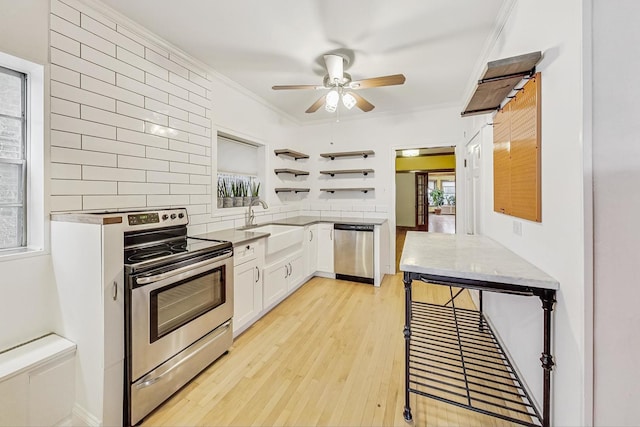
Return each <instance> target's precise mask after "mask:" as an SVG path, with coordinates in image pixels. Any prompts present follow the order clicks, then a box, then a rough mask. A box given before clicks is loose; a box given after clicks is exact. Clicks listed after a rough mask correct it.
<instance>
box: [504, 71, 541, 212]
mask: <svg viewBox="0 0 640 427" xmlns="http://www.w3.org/2000/svg"><path fill="white" fill-rule="evenodd" d="M540 83H541V77H540V73H537V74H536V75H535V76H534V77H533V78H532V79H530V80H529V81H528V82H527V83H526V84H525V85H524V87H523V89H522V90H520V91H519V92H518V93H517V94H516V96H515V98H513V99H512V100H511V101H509V102H508V103H507V104H506V105H505V106H504V108H503V109H502V110H501V111H500V112H498V113H497V114H496V116H495V118H494V127H493V180H494V211H496V212H501V213H504V214H508V215H513V216H516V217H518V218H523V219H528V220H530V221H537V222H541V221H542V207H541V200H542V197H541V164H540V159H541V151H540V148H541V147H540V138H541V132H540V128H541V127H540V118H541V114H540V105H541V102H540V93H541V85H540Z"/></svg>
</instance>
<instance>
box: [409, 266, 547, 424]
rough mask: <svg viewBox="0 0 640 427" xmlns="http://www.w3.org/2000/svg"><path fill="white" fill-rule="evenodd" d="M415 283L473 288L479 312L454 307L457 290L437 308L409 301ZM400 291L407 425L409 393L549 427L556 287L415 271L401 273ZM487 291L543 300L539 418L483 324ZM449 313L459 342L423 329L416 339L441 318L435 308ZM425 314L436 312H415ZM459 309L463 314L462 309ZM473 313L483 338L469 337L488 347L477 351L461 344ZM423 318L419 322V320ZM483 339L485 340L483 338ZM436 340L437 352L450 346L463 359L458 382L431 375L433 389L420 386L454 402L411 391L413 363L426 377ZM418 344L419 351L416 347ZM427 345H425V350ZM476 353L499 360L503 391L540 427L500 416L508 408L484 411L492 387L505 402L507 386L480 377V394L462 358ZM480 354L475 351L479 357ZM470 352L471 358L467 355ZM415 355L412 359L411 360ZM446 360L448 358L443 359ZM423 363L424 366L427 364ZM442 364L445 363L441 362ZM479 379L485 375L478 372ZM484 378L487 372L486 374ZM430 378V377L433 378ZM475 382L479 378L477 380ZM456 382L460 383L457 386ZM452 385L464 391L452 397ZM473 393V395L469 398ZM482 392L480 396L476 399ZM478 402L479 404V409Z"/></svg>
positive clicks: (480, 336) (470, 371) (513, 371)
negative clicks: (509, 386) (509, 389)
mask: <svg viewBox="0 0 640 427" xmlns="http://www.w3.org/2000/svg"><path fill="white" fill-rule="evenodd" d="M414 280H419V281H422V282H427V283H432V284H436V285H444V286H449V287H456V288H463V289H475V290H478V291H480V307H479V310H478V311H475V310H465V309H460V308H456V307H455V298H456V297H457V296H458V295H459V294H460V292H462V290H463V289H461V290H460V291H459V292H458V293H457V294H456V295H453V292H451V299H450V300H449V301H448V302H447V303H446V304H445V305H443V306H439V305H435V304H426V303H417V302H414V301H413V300H412V295H411V286H412V282H413V281H414ZM403 282H404V290H405V325H404V329H403V333H404V339H405V407H404V412H403V416H404V419H405V420H406V421H408V422H409V421H411V420H412V419H413V417H412V415H411V406H410V403H409V394H410V393H415V394H418V395H422V396H425V397H429V398H432V399H436V400H439V401H442V402H446V403H450V404H453V405H456V406H459V407H462V408H466V409H469V410H472V411H475V412H479V413H483V414H485V415H491V416H494V417H498V418H501V419H505V420H508V421H511V422H514V423H517V424H522V425H527V426H539V425H541V426H543V427H548V426H549V425H550V406H551V371H552V369H553V365H554V362H553V356H552V354H551V313H552V311H553V305H554V303H555V302H556V291H555V290H554V289H546V288H538V287H533V286H527V285H514V284H509V283H499V282H486V281H480V280H473V279H466V278H453V277H446V276H438V275H433V274H425V273H414V272H407V271H405V272H404V278H403ZM483 291H490V292H498V293H506V294H512V295H524V296H537V297H539V298H540V300H541V302H542V309H543V311H544V322H543V323H544V325H543V329H544V338H543V341H544V342H543V351H542V356H541V357H540V361H541V362H542V370H543V397H542V414H540V412H539V411H538V409H537V408H536V407H535V405H533V402H532V400H531V398H530V396H529V394H528V393H527V391H526V390H525V389H524V387H523V384H522V381H520V379H519V378H518V375H517V374H516V372H515V370H514V369H513V366H512V364H511V362H510V361H509V359H508V358H507V356H506V354H505V352H504V351H503V349H502V347H501V345H500V343H499V342H498V341H497V340H496V339H495V335H494V334H493V331H491V328H490V327H489V324H488V323H487V322H486V320H485V318H484V314H483V312H482V292H483ZM449 305H451V307H450V308H447V310H449V312H447V313H446V315H449V316H450V318H451V319H453V320H452V323H451V325H453V326H452V327H453V329H451V330H452V331H453V336H454V337H456V338H457V344H456V343H454V344H451V342H447V339H446V338H442V337H439V336H437V334H438V333H439V332H437V331H436V332H435V333H434V332H433V331H431V332H428V333H427V332H424V331H425V330H424V329H423V330H422V331H420V333H421V334H422V336H419V335H420V333H418V331H419V330H420V328H424V327H428V326H430V325H432V324H433V323H434V321H433V318H434V313H435V315H441V313H438V311H437V310H439V309H437V308H436V307H441V308H442V307H449ZM420 310H427V311H434V310H435V312H434V313H426V314H419V313H418V312H417V311H420ZM461 310H462V311H461ZM414 311H416V315H415V316H414ZM469 312H471V313H475V316H477V317H476V319H477V326H475V325H474V329H477V331H480V332H481V333H482V334H477V333H476V337H471V339H472V340H474V341H477V340H480V341H482V340H484V342H486V343H489V344H488V345H487V347H486V348H478V347H477V346H473V345H471V346H470V345H469V342H467V341H465V337H464V335H465V334H469V333H471V334H473V333H472V332H470V328H469V316H470V313H469ZM420 316H422V319H418V318H419V317H420ZM483 337H484V338H483ZM434 339H435V340H436V341H440V342H439V343H438V344H437V346H438V347H439V348H441V347H443V346H445V347H446V346H451V348H452V349H453V350H454V351H453V353H456V352H457V353H458V354H457V356H456V357H457V360H461V362H462V369H463V380H462V381H461V380H459V379H457V378H452V376H450V375H448V374H442V373H436V374H435V376H437V377H438V378H440V379H439V380H433V379H432V380H431V381H436V385H427V384H425V383H419V384H420V385H421V386H424V387H428V388H430V389H435V390H436V391H442V392H444V394H447V393H449V394H450V395H453V397H457V398H458V400H454V399H453V398H444V397H442V396H441V395H436V394H433V393H429V392H425V391H423V390H418V389H417V387H416V388H412V384H416V380H411V377H412V376H413V377H416V374H415V373H414V374H412V373H411V372H412V369H414V370H415V367H412V362H413V365H414V366H415V365H416V363H417V364H419V365H421V369H418V370H421V371H423V372H425V373H428V374H434V372H435V369H433V368H434V366H433V365H432V364H429V361H430V360H432V359H430V358H432V357H434V351H432V350H433V349H432V348H429V347H428V343H429V342H432V341H433V340H434ZM412 341H413V345H415V346H416V347H417V349H416V348H413V349H412ZM420 346H422V347H420ZM425 346H426V347H425ZM474 352H475V355H476V356H478V354H480V355H486V354H488V353H487V352H490V353H494V354H495V355H496V357H498V359H499V360H500V361H501V363H502V364H503V365H504V366H503V368H504V370H505V372H507V373H508V378H506V382H507V383H511V384H513V386H512V387H513V389H514V390H515V391H513V392H507V393H510V394H514V395H516V396H517V398H518V399H521V400H522V401H523V402H524V403H523V404H522V405H523V406H525V407H527V408H530V410H529V412H528V413H527V415H529V416H530V417H531V418H532V419H533V420H536V421H537V422H538V423H534V422H527V421H523V420H520V419H517V418H513V417H510V416H506V415H504V413H500V412H498V411H499V410H500V409H509V408H508V407H506V406H500V405H494V406H495V407H496V410H491V409H487V404H491V400H490V398H492V397H496V396H493V395H491V389H494V390H496V391H500V393H501V395H500V397H499V398H501V399H503V398H504V397H503V394H504V393H505V392H504V390H503V389H504V388H505V386H507V384H505V383H504V382H500V381H499V379H498V380H497V381H495V380H487V378H486V376H485V377H483V378H482V380H483V381H482V383H483V384H482V385H481V386H480V387H485V388H487V392H479V391H478V383H477V381H474V375H475V374H474V373H473V371H474V369H473V368H467V367H465V355H466V357H467V359H470V360H473V359H474ZM478 352H479V353H478ZM469 354H471V355H469ZM412 357H413V358H412ZM445 357H446V356H445ZM476 359H478V360H480V359H484V356H483V357H476ZM425 362H426V363H425ZM445 363H446V362H445ZM482 369H491V368H487V367H486V366H481V367H480V370H482ZM481 375H483V374H481ZM484 375H486V372H485V373H484ZM432 376H433V375H432ZM418 377H419V378H422V379H420V381H425V382H426V377H420V375H418ZM475 378H478V377H475ZM486 381H490V382H493V383H495V384H496V387H491V386H486V385H485V384H484V383H485V382H486ZM457 382H460V383H461V384H460V385H458V384H456V383H457ZM438 384H443V385H445V386H446V387H442V386H438ZM452 387H455V388H456V389H460V390H461V391H462V392H460V393H457V392H456V393H452V392H451V391H449V390H451V388H452ZM472 394H473V395H474V397H472ZM479 394H480V396H481V397H478V395H479ZM483 395H486V396H489V398H484V399H483V398H482V397H483ZM460 398H461V399H462V400H466V403H461V402H460ZM477 402H480V403H481V404H480V405H478V404H477Z"/></svg>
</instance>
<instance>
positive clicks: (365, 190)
mask: <svg viewBox="0 0 640 427" xmlns="http://www.w3.org/2000/svg"><path fill="white" fill-rule="evenodd" d="M373 190H375V188H321V189H320V191H325V192H327V193H335V192H336V191H361V192H363V193H367V192H369V191H373Z"/></svg>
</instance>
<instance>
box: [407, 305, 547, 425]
mask: <svg viewBox="0 0 640 427" xmlns="http://www.w3.org/2000/svg"><path fill="white" fill-rule="evenodd" d="M408 366H409V371H408V375H409V378H408V388H409V391H410V392H411V393H415V394H418V395H422V396H425V397H429V398H432V399H436V400H439V401H442V402H446V403H450V404H453V405H456V406H459V407H462V408H466V409H470V410H472V411H475V412H479V413H483V414H486V415H491V416H494V417H497V418H501V419H503V420H507V421H510V422H513V423H516V424H521V425H526V426H539V425H542V417H541V416H540V413H539V412H538V410H537V409H536V407H535V406H534V404H533V402H532V400H531V398H530V396H529V394H528V393H527V391H526V390H525V388H524V385H523V383H522V381H521V380H520V379H519V378H518V375H517V373H516V372H515V370H514V368H513V365H512V364H511V362H510V361H509V359H508V357H507V355H506V354H505V352H504V351H503V349H502V346H501V345H500V343H499V342H498V340H497V339H496V337H495V335H494V333H493V331H492V330H491V328H490V326H489V324H488V323H487V322H486V320H485V319H484V316H483V315H482V314H481V313H480V312H478V311H475V310H468V309H463V308H456V307H449V306H442V305H436V304H430V303H425V302H418V301H412V303H411V338H410V350H409V355H408Z"/></svg>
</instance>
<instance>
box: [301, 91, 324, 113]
mask: <svg viewBox="0 0 640 427" xmlns="http://www.w3.org/2000/svg"><path fill="white" fill-rule="evenodd" d="M326 97H327V95H322V96H321V97H320V99H318V100H317V101H316V102H314V103H313V104H311V107H309V108H307V111H305V113H315V112H316V111H318V108H320V107H321V106H322V104H324V100H325V98H326Z"/></svg>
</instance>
